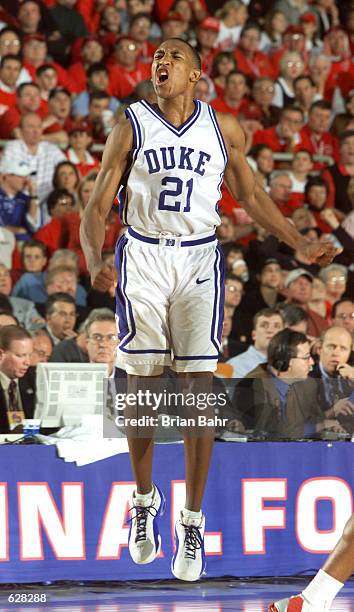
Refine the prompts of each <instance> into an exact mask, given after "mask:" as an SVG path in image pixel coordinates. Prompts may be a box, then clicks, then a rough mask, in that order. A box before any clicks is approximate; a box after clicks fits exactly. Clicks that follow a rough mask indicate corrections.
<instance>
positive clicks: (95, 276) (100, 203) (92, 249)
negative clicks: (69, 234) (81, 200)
mask: <svg viewBox="0 0 354 612" xmlns="http://www.w3.org/2000/svg"><path fill="white" fill-rule="evenodd" d="M132 143H133V133H132V128H131V124H130V121H129V120H128V119H126V118H125V116H123V117H121V118H120V120H119V121H118V123H117V124H116V125H115V126H114V128H113V130H112V132H111V133H110V135H109V137H108V139H107V142H106V146H105V149H104V152H103V158H102V166H101V169H100V171H99V173H98V176H97V179H96V182H95V186H94V190H93V193H92V195H91V197H90V200H89V202H88V204H87V206H86V208H85V211H84V214H83V218H82V221H81V226H80V241H81V246H82V250H83V252H84V255H85V259H86V263H87V268H88V270H89V273H90V275H91V282H92V286H94V287H95V288H96V289H99V290H101V291H106V290H108V289H109V288H110V287H111V285H112V283H113V282H114V270H113V268H112V267H111V266H104V265H103V263H102V257H101V252H102V247H103V243H104V239H105V222H106V219H107V216H108V214H109V212H110V210H111V208H112V204H113V201H114V198H115V197H116V195H117V191H118V187H119V185H120V181H121V178H122V175H123V173H124V171H125V168H126V164H127V158H128V154H129V151H130V150H131V148H132Z"/></svg>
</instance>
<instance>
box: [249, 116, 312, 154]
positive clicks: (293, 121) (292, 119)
mask: <svg viewBox="0 0 354 612" xmlns="http://www.w3.org/2000/svg"><path fill="white" fill-rule="evenodd" d="M303 124H304V119H303V112H302V110H301V108H297V107H296V106H289V107H287V108H283V109H282V111H281V115H280V119H279V124H278V125H276V126H274V127H271V128H268V129H267V130H259V131H258V132H256V134H255V135H254V138H253V145H256V144H266V145H268V146H269V147H270V148H271V149H272V151H275V152H278V151H279V152H284V151H290V152H292V151H294V150H296V148H298V147H299V146H300V145H301V138H300V131H301V129H302V126H303Z"/></svg>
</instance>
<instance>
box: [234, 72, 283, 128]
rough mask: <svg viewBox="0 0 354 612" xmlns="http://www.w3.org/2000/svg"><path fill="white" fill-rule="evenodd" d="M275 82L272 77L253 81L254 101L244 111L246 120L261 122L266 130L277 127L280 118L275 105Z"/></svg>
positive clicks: (278, 110)
mask: <svg viewBox="0 0 354 612" xmlns="http://www.w3.org/2000/svg"><path fill="white" fill-rule="evenodd" d="M274 91H275V88H274V81H273V79H271V78H270V77H266V76H264V77H259V78H257V79H255V80H254V81H253V85H252V100H250V101H249V102H248V105H247V107H246V105H245V108H244V109H243V112H242V115H243V117H244V118H245V119H253V120H255V121H260V123H261V124H262V125H263V127H264V128H269V127H272V126H273V125H276V124H277V123H278V121H279V117H280V109H279V108H278V107H277V106H274V104H273V96H274Z"/></svg>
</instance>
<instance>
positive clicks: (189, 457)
mask: <svg viewBox="0 0 354 612" xmlns="http://www.w3.org/2000/svg"><path fill="white" fill-rule="evenodd" d="M179 376H180V377H183V378H197V379H198V386H201V387H202V388H203V389H204V390H205V392H206V393H211V391H212V381H213V374H212V372H194V373H186V374H179ZM195 433H196V432H193V435H189V434H188V430H187V432H186V433H185V435H184V436H183V440H184V456H185V467H186V503H185V509H186V510H188V511H190V512H200V509H201V505H202V499H203V495H204V490H205V486H206V482H207V478H208V472H209V465H210V459H211V455H212V450H213V445H214V437H215V434H214V431H213V430H210V431H209V432H207V431H205V432H204V435H202V436H197V435H194V434H195Z"/></svg>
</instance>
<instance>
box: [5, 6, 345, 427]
mask: <svg viewBox="0 0 354 612" xmlns="http://www.w3.org/2000/svg"><path fill="white" fill-rule="evenodd" d="M169 37H179V38H182V39H184V40H187V41H188V42H189V43H190V44H192V45H193V46H195V47H196V49H197V50H198V52H199V53H200V56H201V60H202V71H203V73H202V78H201V79H200V81H199V82H198V84H197V87H196V97H197V98H199V99H201V100H202V101H204V102H208V103H210V104H211V105H212V107H213V108H214V109H215V110H217V111H220V112H225V113H231V114H232V115H234V116H235V117H237V118H238V120H239V122H240V124H241V126H242V128H243V130H244V133H245V136H246V148H247V151H246V152H247V155H248V160H249V163H250V165H251V167H252V168H253V170H254V172H255V176H256V179H257V181H259V182H260V184H261V185H262V186H263V187H264V189H265V190H266V191H267V192H268V193H269V194H270V196H271V197H272V199H273V200H274V202H275V203H276V205H277V206H278V207H279V209H280V210H281V211H282V212H283V214H284V215H285V216H287V217H288V218H289V219H290V220H291V222H292V223H294V225H295V226H296V227H297V229H298V230H299V231H300V233H302V234H303V235H304V236H306V237H307V239H308V240H309V241H311V240H318V239H320V240H324V239H329V240H332V241H333V242H334V243H335V244H336V245H337V246H338V247H339V248H340V249H341V253H340V254H339V255H338V256H337V257H336V258H335V260H334V263H333V264H331V265H330V266H328V267H327V268H324V269H320V268H319V267H318V266H316V265H314V264H313V263H311V262H310V261H308V260H307V259H306V257H305V256H304V254H303V253H302V252H300V251H296V250H295V251H293V250H291V249H289V247H287V246H286V245H284V244H282V243H280V242H279V241H278V240H277V238H276V237H275V236H272V235H268V234H267V232H266V231H265V230H264V229H263V228H262V227H260V226H258V225H257V223H255V222H254V221H253V219H252V218H250V217H249V216H248V215H247V214H246V212H245V211H244V210H243V209H242V208H241V207H240V205H239V204H238V202H236V201H235V200H234V199H233V198H232V197H231V195H230V194H229V193H228V191H227V189H226V187H225V186H223V188H222V198H221V200H220V202H219V208H220V214H221V225H220V227H219V228H218V230H217V231H218V236H219V240H220V243H221V245H222V249H223V251H224V255H225V262H226V268H227V275H226V288H225V298H226V299H225V322H224V330H223V338H222V346H221V356H220V364H219V369H218V375H219V376H225V377H226V376H229V377H230V376H231V377H234V378H244V381H246V382H245V383H244V384H242V385H241V386H240V387H239V389H238V392H237V393H236V392H235V398H236V399H235V402H236V410H237V411H238V412H237V414H238V417H237V419H236V420H235V422H236V423H237V427H239V428H241V429H244V428H246V429H247V428H251V429H254V430H259V431H261V432H264V431H268V432H270V433H271V434H272V435H274V436H276V435H279V436H283V437H286V436H288V437H291V436H297V437H303V436H306V435H311V434H313V433H314V432H321V431H322V430H327V429H331V430H333V431H337V432H350V433H351V432H352V431H353V417H352V413H353V410H354V403H353V395H352V393H353V379H354V360H353V352H352V349H353V334H354V63H353V59H352V57H353V50H354V6H353V4H352V3H351V2H350V1H349V0H348V1H346V0H341V1H340V2H339V0H337V1H336V0H265V1H264V2H259V1H258V0H227V1H226V2H224V3H223V4H222V3H220V2H213V0H155V1H154V0H22V1H21V0H11V2H10V1H9V0H3V2H2V3H1V8H0V139H1V143H0V144H1V158H0V327H1V330H0V394H1V395H3V396H4V397H1V396H0V405H1V409H0V416H1V424H0V425H1V430H2V431H6V430H7V429H8V428H9V427H10V428H12V427H13V425H14V424H16V419H17V420H18V421H20V418H21V417H22V416H23V414H25V415H30V414H32V412H33V405H34V404H33V400H34V396H35V375H34V372H35V367H36V365H37V363H38V362H45V361H48V360H51V361H67V362H71V361H74V362H75V361H84V362H85V361H86V362H97V361H98V362H104V363H108V364H109V371H110V373H111V372H113V365H114V353H115V350H116V346H117V341H118V340H117V337H116V331H115V323H114V314H113V313H114V308H115V307H114V287H112V289H111V290H110V291H109V292H107V293H106V294H103V293H100V292H98V291H95V290H93V289H92V288H91V287H90V283H89V279H88V275H87V269H86V264H85V260H84V257H83V253H82V250H81V246H80V240H79V226H80V219H81V216H82V213H83V210H84V208H85V206H86V204H87V202H88V199H89V197H90V194H91V192H92V189H93V185H94V181H95V178H96V176H97V172H98V170H99V167H100V159H101V156H102V150H103V145H104V143H105V140H106V138H107V136H108V134H109V133H110V131H111V129H112V127H113V125H114V124H115V122H116V121H117V120H118V118H119V116H120V115H121V114H122V113H124V109H125V108H126V106H127V105H128V104H129V103H130V102H134V101H137V100H140V99H145V100H147V101H148V102H149V103H150V104H153V103H154V101H155V94H154V91H153V88H152V84H151V81H150V65H151V61H152V57H153V54H154V51H155V49H156V48H157V46H158V44H159V43H160V42H161V41H163V40H164V39H166V38H169ZM122 231H124V227H122V224H121V221H120V219H119V215H118V205H117V201H115V202H114V203H113V206H112V211H111V213H110V215H109V217H108V219H107V223H106V238H105V243H104V251H103V256H104V258H105V259H107V260H109V261H111V262H113V261H114V245H115V243H116V240H117V238H118V237H119V235H120V234H121V232H122ZM314 377H315V379H316V381H317V384H314V381H313V378H314ZM289 379H296V380H297V381H299V380H300V382H301V381H306V386H305V387H301V388H300V390H299V389H298V387H297V386H296V385H295V386H294V385H290V387H289V385H288V383H287V381H289ZM255 381H263V382H262V386H261V387H259V385H258V383H256V382H255ZM311 381H312V382H311ZM318 381H320V382H321V384H320V383H319V382H318ZM315 397H316V398H317V399H314V398H315ZM319 397H321V398H322V400H323V401H322V403H318V398H319ZM350 397H351V400H350V399H349V398H350ZM286 398H288V399H289V401H288V407H287V399H286ZM304 398H307V399H306V402H305V399H304ZM309 398H312V399H311V401H310V399H309ZM312 400H313V401H312ZM265 405H267V406H268V407H267V410H266V411H265V410H264V409H263V408H262V409H260V407H263V406H265ZM242 406H247V412H245V411H244V410H243V408H242ZM6 408H7V410H6ZM10 413H11V414H12V417H11V418H12V422H9V418H10V417H9V414H10Z"/></svg>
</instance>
